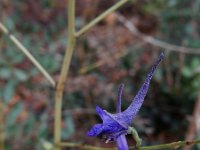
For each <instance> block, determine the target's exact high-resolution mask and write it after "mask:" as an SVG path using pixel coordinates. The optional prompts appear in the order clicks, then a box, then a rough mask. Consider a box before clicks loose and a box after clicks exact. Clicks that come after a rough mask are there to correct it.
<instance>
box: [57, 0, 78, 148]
mask: <svg viewBox="0 0 200 150" xmlns="http://www.w3.org/2000/svg"><path fill="white" fill-rule="evenodd" d="M74 21H75V1H74V0H68V22H69V23H68V35H67V36H68V39H67V41H68V42H67V49H66V52H65V56H64V61H63V65H62V69H61V74H60V78H59V80H58V84H57V87H56V93H55V116H54V117H55V122H54V143H55V149H56V150H60V149H61V147H60V143H61V108H62V98H63V90H64V84H65V81H66V77H67V74H68V70H69V66H70V62H71V58H72V54H73V51H74V46H75V43H76V38H75V35H74V33H75V25H74Z"/></svg>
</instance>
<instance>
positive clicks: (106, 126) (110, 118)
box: [88, 53, 164, 150]
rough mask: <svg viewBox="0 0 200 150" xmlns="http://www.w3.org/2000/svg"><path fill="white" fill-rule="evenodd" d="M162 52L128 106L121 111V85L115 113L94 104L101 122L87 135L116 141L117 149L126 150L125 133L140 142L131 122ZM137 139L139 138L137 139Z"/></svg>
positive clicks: (162, 55)
mask: <svg viewBox="0 0 200 150" xmlns="http://www.w3.org/2000/svg"><path fill="white" fill-rule="evenodd" d="M163 57H164V54H163V53H161V54H160V56H159V58H158V60H157V61H156V62H155V64H154V66H153V67H152V69H151V71H150V72H149V74H148V75H147V78H146V80H145V81H144V83H143V85H142V86H141V88H140V90H139V91H138V93H137V95H136V96H135V98H134V99H133V101H132V103H131V104H130V106H129V107H128V108H127V109H126V110H125V111H123V112H121V95H122V90H123V85H120V87H119V90H118V102H117V113H115V114H111V113H108V112H107V111H106V110H103V109H101V108H100V107H99V106H96V112H97V113H98V114H99V116H100V117H101V119H102V120H103V123H101V124H96V125H94V126H93V127H92V129H91V130H90V131H88V136H99V137H101V138H103V139H105V140H106V142H109V141H116V142H117V145H118V150H128V145H127V141H126V138H125V135H126V134H128V133H132V134H133V135H134V137H135V140H137V141H136V142H137V144H141V141H140V139H139V137H138V135H137V132H136V131H135V130H134V129H132V128H131V123H132V121H133V120H134V118H135V117H136V114H137V113H138V111H139V109H140V107H141V106H142V103H143V101H144V98H145V96H146V93H147V90H148V87H149V83H150V80H151V78H152V76H153V73H154V71H155V69H156V67H157V66H158V64H159V63H160V61H161V60H162V59H163ZM138 139H139V140H138Z"/></svg>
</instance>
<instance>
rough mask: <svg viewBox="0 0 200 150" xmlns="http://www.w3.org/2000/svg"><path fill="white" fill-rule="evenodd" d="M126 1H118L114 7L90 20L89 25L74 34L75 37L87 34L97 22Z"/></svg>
mask: <svg viewBox="0 0 200 150" xmlns="http://www.w3.org/2000/svg"><path fill="white" fill-rule="evenodd" d="M127 1H128V0H120V1H119V2H117V3H116V4H115V5H113V6H112V7H110V8H109V9H108V10H106V11H105V12H104V13H102V14H101V15H99V16H98V17H97V18H95V19H94V20H92V21H91V22H90V23H88V24H87V25H85V26H84V27H83V28H82V29H81V30H79V31H78V32H76V34H75V35H76V37H79V36H81V35H82V34H83V33H85V32H87V31H88V30H89V29H90V28H91V27H93V26H94V25H96V24H97V23H98V22H100V21H101V20H102V19H104V18H105V17H106V16H107V15H108V14H110V13H112V12H114V11H115V10H116V9H118V8H119V7H120V6H122V5H123V4H125V3H126V2H127Z"/></svg>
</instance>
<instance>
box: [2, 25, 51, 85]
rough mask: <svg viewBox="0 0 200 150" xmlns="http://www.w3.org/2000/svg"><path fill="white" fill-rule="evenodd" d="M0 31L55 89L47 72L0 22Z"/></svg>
mask: <svg viewBox="0 0 200 150" xmlns="http://www.w3.org/2000/svg"><path fill="white" fill-rule="evenodd" d="M0 30H2V31H3V33H4V34H6V35H7V36H8V37H9V38H10V40H11V41H12V42H13V43H14V44H15V45H16V46H17V47H18V48H19V50H20V51H22V52H23V53H24V54H25V55H26V56H27V57H28V59H29V60H30V61H31V62H32V63H33V64H34V65H35V66H36V68H38V70H39V71H40V72H41V73H42V74H43V75H44V76H45V78H46V79H47V80H48V81H49V82H50V83H51V85H52V86H53V87H55V81H54V80H53V78H52V77H51V76H50V75H49V74H48V72H47V71H46V70H45V69H44V68H43V67H42V66H41V64H40V63H39V62H38V61H37V60H36V59H35V58H34V57H33V55H31V53H30V52H29V51H28V49H27V48H25V47H24V46H23V45H22V44H21V43H20V42H19V40H18V39H17V38H16V37H15V36H14V35H12V34H10V33H9V31H8V29H7V28H6V27H5V26H4V25H3V24H2V23H1V22H0Z"/></svg>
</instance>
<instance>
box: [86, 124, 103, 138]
mask: <svg viewBox="0 0 200 150" xmlns="http://www.w3.org/2000/svg"><path fill="white" fill-rule="evenodd" d="M102 131H103V126H102V124H95V125H94V126H93V127H92V129H90V131H88V133H87V135H88V136H97V135H99V134H100V133H101V132H102Z"/></svg>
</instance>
